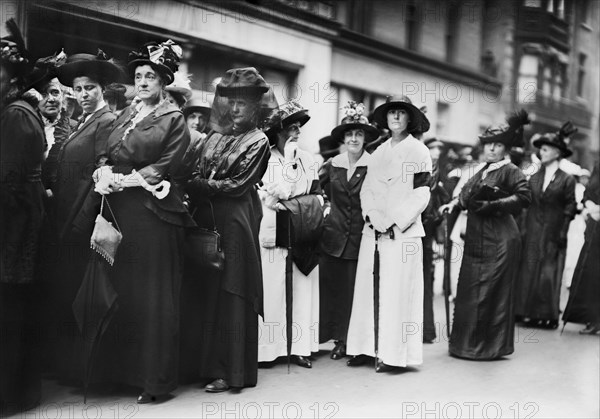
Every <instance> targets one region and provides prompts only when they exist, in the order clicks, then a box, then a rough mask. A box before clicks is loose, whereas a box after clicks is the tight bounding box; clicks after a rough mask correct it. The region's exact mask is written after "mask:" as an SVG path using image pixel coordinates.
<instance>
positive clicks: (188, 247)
mask: <svg viewBox="0 0 600 419" xmlns="http://www.w3.org/2000/svg"><path fill="white" fill-rule="evenodd" d="M208 203H209V205H210V213H211V216H212V223H213V229H212V230H210V229H207V228H202V227H194V228H190V229H188V231H187V235H186V238H185V256H186V258H187V260H189V261H190V262H191V263H192V264H193V265H194V266H195V267H196V268H197V269H210V270H213V271H222V270H223V269H224V268H225V252H223V247H222V245H221V235H220V234H219V232H218V230H217V223H216V221H215V212H214V209H213V205H212V202H210V200H209V201H208ZM195 212H196V210H194V213H195ZM194 213H192V216H193V215H194Z"/></svg>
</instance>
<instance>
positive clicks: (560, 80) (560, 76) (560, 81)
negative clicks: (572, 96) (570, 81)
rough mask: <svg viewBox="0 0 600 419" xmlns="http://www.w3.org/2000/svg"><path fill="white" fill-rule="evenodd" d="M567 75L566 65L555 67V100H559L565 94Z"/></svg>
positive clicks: (560, 64) (553, 94)
mask: <svg viewBox="0 0 600 419" xmlns="http://www.w3.org/2000/svg"><path fill="white" fill-rule="evenodd" d="M565 75H566V65H565V64H562V63H557V65H556V66H555V67H554V89H553V91H552V97H553V98H554V100H559V99H560V98H561V97H563V96H564V92H565V81H566V80H565Z"/></svg>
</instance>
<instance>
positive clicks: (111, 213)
mask: <svg viewBox="0 0 600 419" xmlns="http://www.w3.org/2000/svg"><path fill="white" fill-rule="evenodd" d="M105 201H106V207H107V208H108V210H109V211H110V216H111V217H112V219H113V221H114V222H115V226H116V227H117V230H119V233H121V227H119V223H117V219H116V218H115V213H114V212H113V210H112V208H111V207H110V205H109V203H108V199H106V195H102V202H101V203H100V215H102V213H103V212H104V202H105ZM213 218H214V215H213Z"/></svg>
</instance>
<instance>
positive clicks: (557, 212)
mask: <svg viewBox="0 0 600 419" xmlns="http://www.w3.org/2000/svg"><path fill="white" fill-rule="evenodd" d="M576 131H577V130H576V129H574V128H573V125H572V124H571V123H570V122H567V123H566V124H564V125H563V126H562V128H561V129H560V131H559V132H557V133H548V134H544V135H542V136H541V137H539V138H537V139H536V140H534V141H533V145H534V147H537V148H538V149H539V150H540V157H541V161H542V168H541V170H539V171H538V172H537V173H535V174H534V175H533V176H532V177H531V179H529V187H530V188H531V196H532V200H531V206H530V207H529V209H528V210H527V218H526V221H525V234H524V235H523V237H524V242H523V245H524V249H523V257H522V259H521V272H520V278H519V281H517V293H516V294H517V303H516V315H517V319H519V318H520V319H522V320H523V321H524V322H525V323H526V324H527V325H530V326H541V327H549V328H556V327H558V316H559V313H560V307H559V303H560V288H561V282H562V275H563V268H564V264H565V257H566V247H567V233H568V231H569V225H570V224H571V220H572V219H573V217H574V216H575V212H576V210H577V202H576V201H575V184H576V182H575V178H574V177H573V176H571V175H569V174H567V173H565V172H563V171H562V170H561V169H560V168H559V162H560V160H561V159H563V158H565V157H568V156H570V155H571V154H572V152H571V150H569V148H568V147H567V144H566V142H565V138H567V137H568V136H569V135H571V134H573V133H575V132H576Z"/></svg>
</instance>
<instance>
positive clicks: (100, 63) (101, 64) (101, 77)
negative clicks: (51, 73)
mask: <svg viewBox="0 0 600 419" xmlns="http://www.w3.org/2000/svg"><path fill="white" fill-rule="evenodd" d="M57 73H58V80H59V81H60V82H61V84H63V85H65V86H69V87H73V80H75V78H76V77H81V76H89V77H91V78H93V79H94V80H95V81H97V82H98V83H100V84H101V85H103V86H106V85H107V84H109V83H112V82H115V81H118V80H119V79H120V78H121V77H122V74H123V73H122V71H121V69H120V68H119V66H117V65H116V64H115V63H114V62H113V61H112V60H109V59H108V57H107V56H106V54H105V53H104V51H102V50H101V49H98V52H97V53H96V55H94V54H74V55H71V56H69V57H68V58H67V60H66V62H65V63H64V64H63V65H61V66H60V67H59V68H58V70H57Z"/></svg>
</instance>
